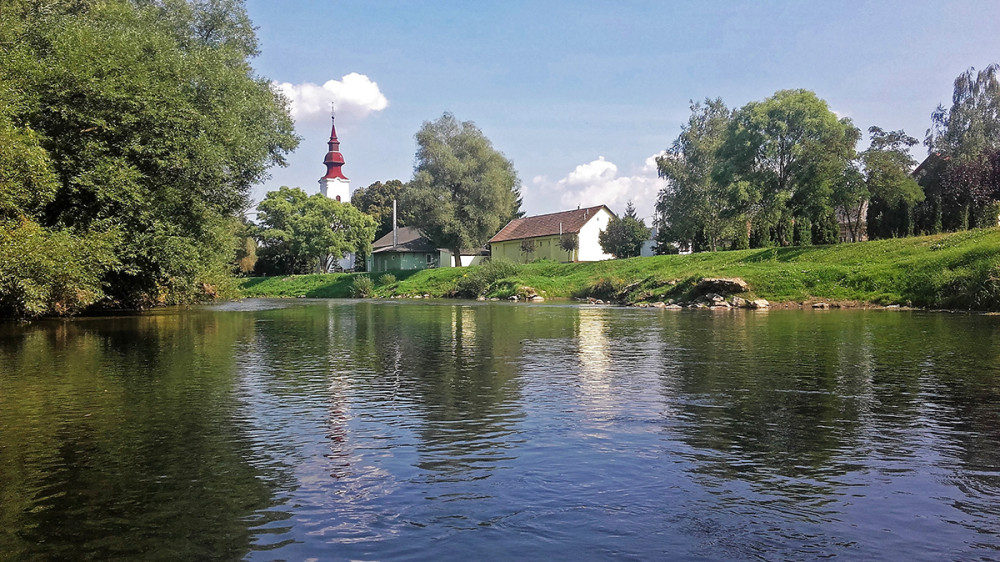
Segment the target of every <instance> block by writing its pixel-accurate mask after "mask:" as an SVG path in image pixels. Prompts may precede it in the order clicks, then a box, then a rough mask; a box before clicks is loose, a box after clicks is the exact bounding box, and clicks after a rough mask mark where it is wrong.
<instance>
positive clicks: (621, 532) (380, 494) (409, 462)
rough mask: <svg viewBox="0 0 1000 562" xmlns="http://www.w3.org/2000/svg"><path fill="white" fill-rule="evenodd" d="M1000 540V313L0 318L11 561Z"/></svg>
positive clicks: (958, 553) (798, 551)
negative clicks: (10, 320) (8, 321)
mask: <svg viewBox="0 0 1000 562" xmlns="http://www.w3.org/2000/svg"><path fill="white" fill-rule="evenodd" d="M827 556H839V557H846V558H850V559H875V560H878V559H884V560H899V559H908V560H939V559H972V558H987V559H988V558H998V557H1000V317H998V316H988V315H965V314H947V313H927V312H916V311H886V310H872V311H865V310H836V311H812V310H773V311H744V310H738V311H725V312H719V311H689V310H684V311H671V310H659V309H624V308H610V307H596V306H587V305H583V306H578V305H569V304H550V303H545V304H509V303H475V302H459V301H423V302H412V301H411V302H402V301H346V300H330V301H323V300H304V299H303V300H248V301H243V302H238V303H228V304H224V305H217V306H206V307H196V308H191V309H184V310H182V309H167V310H159V311H156V312H153V313H147V314H142V315H134V316H117V317H105V318H79V319H74V320H70V321H41V322H35V323H32V324H30V325H26V326H18V325H14V324H2V325H0V558H3V559H15V560H17V559H38V558H59V559H67V558H72V559H80V558H82V559H107V558H142V559H206V558H207V559H249V560H272V559H289V560H301V559H308V558H316V559H333V560H348V559H382V560H407V559H434V560H470V559H553V560H578V559H607V558H641V559H651V558H655V559H668V558H669V559H681V560H683V559H814V558H818V557H827Z"/></svg>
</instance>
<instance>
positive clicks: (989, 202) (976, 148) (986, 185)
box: [924, 64, 1000, 230]
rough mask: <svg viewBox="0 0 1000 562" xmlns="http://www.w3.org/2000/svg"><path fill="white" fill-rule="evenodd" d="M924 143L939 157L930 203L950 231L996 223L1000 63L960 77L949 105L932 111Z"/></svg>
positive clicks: (999, 198)
mask: <svg viewBox="0 0 1000 562" xmlns="http://www.w3.org/2000/svg"><path fill="white" fill-rule="evenodd" d="M931 120H932V123H933V125H932V127H931V128H930V129H929V130H928V131H927V137H926V139H925V141H924V142H925V144H926V145H927V147H928V148H929V149H930V150H931V153H932V154H933V155H934V156H935V157H937V158H939V159H940V162H939V164H940V165H938V166H935V170H934V171H935V173H936V174H937V175H938V176H939V177H937V178H928V180H930V181H929V182H928V183H932V184H935V188H939V189H931V190H929V191H930V192H933V195H932V198H933V201H932V202H931V206H934V205H937V206H938V213H936V214H938V215H940V216H941V223H942V226H943V227H944V228H945V229H946V230H956V229H965V228H970V227H977V226H995V225H996V224H997V220H998V215H1000V65H997V64H991V65H989V66H987V67H986V68H985V69H983V70H981V71H979V72H976V70H975V69H974V68H970V69H969V70H967V71H966V72H963V73H962V74H961V75H959V76H958V77H957V78H956V79H955V87H954V93H953V94H952V104H951V107H950V108H947V109H946V108H945V107H944V106H942V105H939V106H938V108H937V110H936V111H934V113H933V114H932V115H931Z"/></svg>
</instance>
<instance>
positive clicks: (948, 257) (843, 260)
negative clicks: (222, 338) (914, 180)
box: [242, 228, 1000, 310]
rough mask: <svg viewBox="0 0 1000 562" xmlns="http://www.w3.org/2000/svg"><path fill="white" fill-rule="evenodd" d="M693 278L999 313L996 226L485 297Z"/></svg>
mask: <svg viewBox="0 0 1000 562" xmlns="http://www.w3.org/2000/svg"><path fill="white" fill-rule="evenodd" d="M393 274H394V275H395V277H396V279H397V280H396V281H395V282H393V283H389V284H379V283H378V281H377V280H376V284H375V294H376V295H377V296H382V297H388V296H394V295H422V294H429V295H431V296H435V297H443V296H450V293H451V292H452V291H453V290H454V289H455V284H456V281H457V279H458V278H459V277H460V276H462V275H465V274H468V269H466V268H443V269H435V270H427V271H416V272H404V271H396V272H393ZM702 277H741V278H743V279H744V280H745V281H746V282H747V283H749V285H750V287H751V291H752V293H751V296H753V297H758V298H765V299H767V300H769V301H773V302H803V301H816V300H824V301H838V302H857V303H871V304H881V305H889V304H901V305H912V306H919V307H927V308H951V309H971V310H1000V229H996V228H992V229H982V230H971V231H965V232H959V233H953V234H943V235H936V236H924V237H915V238H902V239H896V240H879V241H875V242H863V243H856V244H838V245H834V246H806V247H792V248H765V249H756V250H742V251H736V252H716V253H702V254H694V255H689V256H655V257H651V258H632V259H627V260H613V261H604V262H593V263H570V264H559V263H537V264H528V265H523V266H519V267H518V269H517V273H516V274H515V275H514V276H513V277H509V278H506V279H504V280H503V281H501V282H499V283H497V284H496V286H495V287H494V289H493V291H492V293H491V294H490V296H497V297H506V296H509V295H512V294H514V293H515V292H516V291H517V289H518V288H519V287H521V286H529V287H532V288H534V289H535V290H537V291H539V292H540V293H542V294H543V295H544V296H545V297H546V298H559V297H564V298H570V297H583V296H590V295H594V296H598V294H599V292H600V291H601V290H603V291H605V292H607V290H608V288H609V287H614V288H618V289H621V288H626V287H628V288H629V291H628V292H627V295H624V297H625V298H626V300H629V301H638V300H661V299H666V298H676V299H685V298H686V295H687V293H688V291H690V289H691V288H692V287H693V285H694V283H695V282H697V280H698V279H700V278H702ZM630 285H632V286H631V287H629V286H630ZM242 289H243V292H244V294H245V295H246V296H268V297H283V296H284V297H290V296H300V295H301V296H307V297H348V296H350V289H351V275H349V274H330V275H296V276H289V277H272V278H251V279H247V280H245V281H244V282H243V284H242ZM543 291H544V292H543Z"/></svg>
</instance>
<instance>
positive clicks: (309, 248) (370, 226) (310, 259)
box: [257, 187, 375, 273]
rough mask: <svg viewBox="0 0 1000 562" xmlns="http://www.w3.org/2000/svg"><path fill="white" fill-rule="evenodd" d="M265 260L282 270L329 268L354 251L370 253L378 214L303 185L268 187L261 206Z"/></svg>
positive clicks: (261, 240)
mask: <svg viewBox="0 0 1000 562" xmlns="http://www.w3.org/2000/svg"><path fill="white" fill-rule="evenodd" d="M257 221H258V223H259V224H260V228H259V230H258V232H257V238H258V240H260V243H261V251H260V254H261V257H260V259H261V261H265V260H266V261H267V262H268V263H269V264H270V267H271V268H274V269H277V270H279V271H280V272H281V273H307V272H309V271H314V270H320V271H326V270H327V268H328V267H329V265H330V264H331V260H333V261H336V260H339V259H341V258H343V256H344V254H347V253H349V252H358V253H362V254H367V253H369V252H370V251H371V243H372V239H373V238H374V236H375V219H373V218H372V217H370V216H368V215H366V214H364V213H362V212H361V211H359V210H357V209H355V208H354V206H353V205H351V204H350V203H341V202H340V201H337V200H334V199H330V198H329V197H326V196H325V195H322V194H319V193H316V194H314V195H312V196H309V195H307V194H306V192H305V191H302V190H301V189H299V188H297V187H294V188H292V187H281V188H280V189H279V190H278V191H271V192H268V193H267V195H266V196H265V197H264V200H263V201H261V202H260V204H259V205H257Z"/></svg>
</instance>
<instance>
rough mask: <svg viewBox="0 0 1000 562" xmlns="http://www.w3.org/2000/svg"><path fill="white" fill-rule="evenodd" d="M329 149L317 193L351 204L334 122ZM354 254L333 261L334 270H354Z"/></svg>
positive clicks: (333, 117)
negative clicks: (324, 170)
mask: <svg viewBox="0 0 1000 562" xmlns="http://www.w3.org/2000/svg"><path fill="white" fill-rule="evenodd" d="M334 119H335V116H334V115H332V114H331V115H330V120H331V121H334ZM327 145H328V146H329V147H330V149H329V150H328V151H327V153H326V157H325V158H323V163H324V164H326V175H324V176H323V177H321V178H319V192H320V193H321V194H323V195H324V196H325V197H329V198H330V199H336V200H337V201H340V202H341V203H348V204H349V203H350V202H351V180H349V179H347V176H345V175H344V170H342V169H341V168H343V167H344V155H343V154H341V153H340V140H339V139H338V138H337V124H336V122H335V121H334V122H333V123H332V124H331V128H330V140H329V141H328V142H327ZM354 258H355V256H354V253H353V252H351V253H348V254H344V255H343V256H342V257H341V259H339V260H337V259H335V264H336V268H335V269H334V270H336V269H339V270H343V271H348V270H351V269H354ZM332 265H333V264H328V265H327V270H328V271H329V270H331V266H332Z"/></svg>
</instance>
